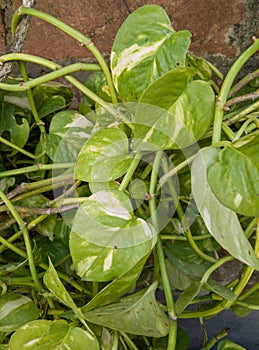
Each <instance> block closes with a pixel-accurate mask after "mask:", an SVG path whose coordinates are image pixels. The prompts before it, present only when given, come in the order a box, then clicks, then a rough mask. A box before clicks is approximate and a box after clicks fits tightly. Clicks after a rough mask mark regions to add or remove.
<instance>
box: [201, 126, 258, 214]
mask: <svg viewBox="0 0 259 350" xmlns="http://www.w3.org/2000/svg"><path fill="white" fill-rule="evenodd" d="M258 155H259V132H257V133H255V134H253V135H248V136H246V137H244V138H242V139H241V140H240V141H237V142H235V143H234V144H232V145H229V146H227V147H226V148H225V149H223V150H222V151H221V152H219V154H218V157H217V160H216V162H215V163H214V164H213V165H211V166H210V168H209V170H208V182H209V184H210V186H211V189H212V191H213V193H214V194H215V196H216V197H217V199H218V200H219V201H220V202H221V203H222V204H224V205H225V206H226V207H228V208H230V209H231V210H233V211H235V212H236V213H238V214H241V215H245V216H255V217H259V162H258Z"/></svg>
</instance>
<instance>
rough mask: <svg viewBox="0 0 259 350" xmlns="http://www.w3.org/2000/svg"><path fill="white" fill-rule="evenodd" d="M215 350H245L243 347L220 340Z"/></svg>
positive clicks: (229, 341)
mask: <svg viewBox="0 0 259 350" xmlns="http://www.w3.org/2000/svg"><path fill="white" fill-rule="evenodd" d="M217 350H246V348H243V346H241V345H238V344H236V343H234V342H233V341H231V340H221V341H220V342H219V343H218V347H217Z"/></svg>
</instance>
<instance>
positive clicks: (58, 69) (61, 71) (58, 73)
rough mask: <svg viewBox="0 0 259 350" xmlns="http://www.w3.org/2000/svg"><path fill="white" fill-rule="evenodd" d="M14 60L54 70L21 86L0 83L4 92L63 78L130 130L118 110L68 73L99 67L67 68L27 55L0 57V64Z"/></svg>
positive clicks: (75, 66) (123, 116)
mask: <svg viewBox="0 0 259 350" xmlns="http://www.w3.org/2000/svg"><path fill="white" fill-rule="evenodd" d="M16 60H18V61H19V60H22V61H26V62H32V63H36V64H41V65H43V66H45V67H47V68H49V69H51V70H54V71H55V72H51V73H48V74H45V75H44V76H42V77H39V78H35V79H33V80H30V81H29V82H27V83H24V84H22V85H20V84H6V83H0V89H3V90H6V91H25V90H26V89H28V88H32V87H35V86H37V85H39V84H42V83H46V82H48V81H50V80H54V79H57V78H58V77H63V76H64V78H65V79H66V80H67V81H68V82H69V83H71V84H72V85H74V86H75V87H76V88H77V89H78V90H80V91H81V92H82V93H83V94H85V95H86V96H88V97H89V98H90V99H92V100H93V101H94V102H96V103H98V104H99V105H100V106H102V107H103V108H104V109H105V110H106V111H107V112H109V113H110V114H111V115H112V116H114V118H115V120H117V121H119V122H120V121H123V122H124V123H125V124H127V125H128V126H129V127H130V128H132V126H131V124H132V122H131V121H130V120H129V119H128V118H127V117H126V116H125V115H124V114H123V113H120V112H119V111H118V109H114V108H113V107H111V105H109V104H108V103H107V102H106V101H104V100H103V99H101V98H100V97H99V96H97V95H96V94H95V93H93V92H92V91H91V90H90V89H88V88H87V87H86V86H85V85H84V84H82V83H81V82H79V81H78V80H77V79H76V78H74V77H73V76H70V75H69V74H70V73H73V72H78V71H82V70H85V71H91V70H94V71H96V70H100V66H99V65H94V64H83V63H75V64H72V65H70V66H67V67H62V66H60V65H58V64H56V63H54V62H52V61H48V60H46V59H44V58H40V57H37V56H33V55H27V54H19V53H17V54H7V55H4V56H1V57H0V62H2V63H4V62H8V61H16Z"/></svg>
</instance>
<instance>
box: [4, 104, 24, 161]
mask: <svg viewBox="0 0 259 350" xmlns="http://www.w3.org/2000/svg"><path fill="white" fill-rule="evenodd" d="M14 114H15V106H13V105H10V104H7V103H2V105H1V108H0V135H1V136H2V134H3V133H4V132H8V133H9V135H10V141H11V142H12V143H13V144H15V145H16V146H19V147H20V148H23V147H24V146H25V144H26V142H27V141H28V138H29V133H30V127H29V123H28V121H27V119H25V118H19V119H20V120H19V122H18V119H17V118H16V117H15V115H14ZM5 138H6V137H5ZM1 147H2V145H1ZM4 150H6V147H5V146H4ZM16 153H17V151H13V152H12V154H11V155H12V156H13V155H14V154H16Z"/></svg>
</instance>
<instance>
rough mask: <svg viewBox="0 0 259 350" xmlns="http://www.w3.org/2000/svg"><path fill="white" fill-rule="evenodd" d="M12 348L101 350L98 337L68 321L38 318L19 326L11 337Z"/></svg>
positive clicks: (11, 349) (22, 349)
mask: <svg viewBox="0 0 259 350" xmlns="http://www.w3.org/2000/svg"><path fill="white" fill-rule="evenodd" d="M9 346H10V350H17V349H20V350H46V349H51V350H67V349H73V350H84V349H91V350H99V349H100V347H99V344H98V341H97V339H96V338H95V337H94V336H92V335H91V334H90V333H89V332H87V331H85V330H83V329H81V328H78V327H73V326H70V325H69V324H68V323H67V322H66V321H64V320H59V321H47V320H37V321H33V322H30V323H28V324H26V325H24V326H22V327H21V328H19V329H18V330H17V331H16V332H15V333H14V334H13V335H12V337H11V339H10V344H9Z"/></svg>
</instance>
